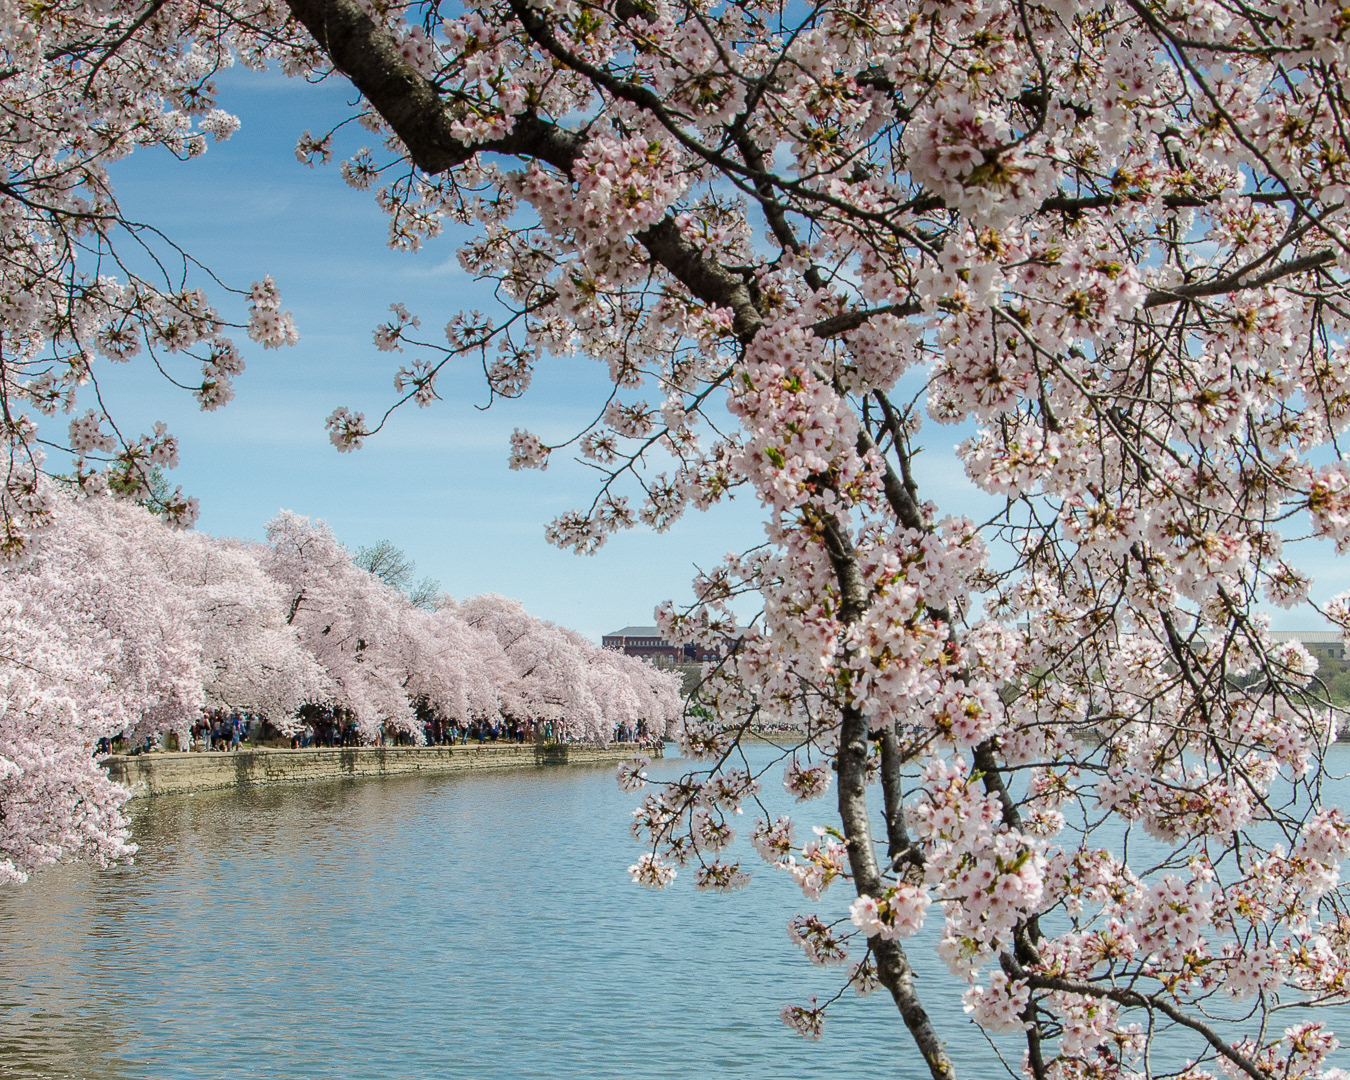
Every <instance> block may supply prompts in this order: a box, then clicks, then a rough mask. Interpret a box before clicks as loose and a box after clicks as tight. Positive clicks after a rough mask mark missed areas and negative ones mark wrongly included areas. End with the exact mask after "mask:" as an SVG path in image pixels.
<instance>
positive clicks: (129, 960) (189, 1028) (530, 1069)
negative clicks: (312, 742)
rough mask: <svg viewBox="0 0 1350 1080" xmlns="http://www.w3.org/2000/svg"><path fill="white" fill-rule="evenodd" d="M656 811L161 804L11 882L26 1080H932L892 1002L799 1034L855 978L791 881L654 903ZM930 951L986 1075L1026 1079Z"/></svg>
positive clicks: (565, 795)
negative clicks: (798, 1015) (102, 858)
mask: <svg viewBox="0 0 1350 1080" xmlns="http://www.w3.org/2000/svg"><path fill="white" fill-rule="evenodd" d="M765 752H767V751H765ZM678 768H679V763H678V762H670V761H667V762H658V763H657V764H656V765H655V766H654V767H653V770H652V771H653V772H654V773H656V774H658V775H659V774H662V773H671V772H674V771H676V770H677V769H678ZM773 775H774V774H770V777H766V781H768V783H766V788H768V789H769V791H768V794H769V795H770V796H771V797H772V796H774V795H781V792H775V791H773V788H774V787H775V786H776V784H775V783H774V781H773V780H772V777H773ZM1342 801H1344V800H1342ZM633 802H634V799H633V797H632V796H629V795H625V794H623V793H622V792H620V791H619V790H618V789H617V787H616V785H615V784H614V780H613V769H612V768H610V767H605V768H594V769H592V768H582V767H568V768H552V769H531V770H520V771H510V772H501V773H497V774H495V775H493V774H487V775H479V776H474V775H459V776H442V777H407V778H392V779H387V780H359V781H334V782H331V783H319V784H308V785H286V786H275V787H261V788H252V789H241V790H236V791H226V792H203V793H199V794H197V795H195V796H170V797H163V798H158V799H151V800H146V801H141V802H137V803H135V804H133V807H134V809H135V823H134V824H135V832H136V839H137V840H138V842H139V843H140V844H141V854H140V856H139V857H138V858H137V860H136V862H135V864H134V865H132V866H126V867H121V868H119V869H116V870H113V871H107V872H100V871H97V870H94V869H91V868H89V867H82V866H76V867H63V868H59V869H56V870H52V871H49V872H46V873H44V874H41V875H38V876H36V877H35V878H34V879H33V881H32V882H30V884H29V885H27V886H24V887H22V888H18V889H4V890H0V1077H6V1078H9V1077H15V1078H17V1077H53V1078H55V1077H61V1078H66V1077H69V1078H78V1080H104V1078H108V1080H111V1078H127V1080H132V1078H135V1080H170V1078H179V1077H209V1078H222V1080H223V1078H240V1077H249V1078H287V1080H289V1078H323V1080H328V1078H337V1077H343V1078H355V1080H393V1078H403V1077H407V1078H421V1077H456V1078H459V1077H464V1078H474V1080H490V1078H497V1077H550V1078H566V1077H598V1078H624V1080H646V1078H652V1080H656V1078H661V1080H668V1078H677V1077H709V1076H737V1077H753V1078H780V1077H781V1078H784V1080H788V1078H792V1080H797V1078H810V1077H831V1078H840V1080H843V1078H849V1080H866V1078H871V1077H877V1078H880V1077H886V1078H896V1077H899V1078H906V1077H910V1076H917V1075H919V1070H916V1069H915V1068H914V1065H915V1063H916V1058H915V1057H914V1054H913V1048H912V1044H911V1043H910V1042H909V1040H908V1036H907V1035H906V1033H905V1031H904V1029H903V1027H902V1026H901V1024H900V1022H899V1020H898V1017H897V1014H896V1013H895V1010H894V1007H893V1006H892V1005H891V1004H890V1002H889V999H888V998H887V997H886V995H884V993H883V994H877V995H874V996H872V997H871V998H868V999H865V1000H858V999H855V998H853V996H852V995H851V994H850V995H849V996H848V998H847V1000H845V1001H842V1002H841V1003H840V1007H838V1009H837V1011H834V1010H832V1011H831V1017H830V1021H829V1023H828V1024H827V1034H826V1037H825V1039H824V1041H823V1042H821V1043H807V1042H804V1041H802V1040H801V1039H798V1038H796V1037H795V1036H793V1035H792V1034H791V1033H789V1032H788V1030H787V1029H786V1028H785V1027H783V1026H782V1024H781V1023H780V1022H779V1020H778V1018H777V1012H778V1008H779V1006H780V1005H781V1004H782V1003H783V1002H784V1001H786V1000H789V999H790V1000H795V1001H801V1000H804V999H805V997H806V996H808V995H809V994H811V993H817V994H820V995H821V996H822V997H824V996H827V995H829V994H831V993H833V992H834V991H835V990H836V989H837V988H838V985H839V979H840V974H841V973H840V972H839V970H838V969H830V970H828V971H824V972H822V971H819V970H817V969H813V968H811V967H810V966H809V965H808V964H806V963H805V961H804V960H802V959H801V954H800V953H799V952H798V951H797V950H796V949H794V948H793V947H792V946H791V945H789V943H788V942H787V939H786V935H785V933H784V929H783V927H784V924H785V922H786V920H787V919H788V918H789V917H790V916H791V915H792V914H794V913H795V912H797V911H799V910H802V908H803V904H802V902H801V894H800V892H799V891H797V890H796V889H795V887H793V886H792V885H791V882H790V880H789V879H787V878H786V876H785V875H781V874H775V873H772V872H770V871H768V870H767V869H765V870H764V871H763V872H758V873H757V874H756V880H755V881H754V882H753V883H752V885H751V887H750V888H749V889H748V890H745V891H742V892H739V893H736V894H733V895H730V896H705V895H701V894H697V893H695V892H694V891H693V890H692V889H690V888H689V887H688V882H687V881H686V880H685V879H686V878H687V877H688V876H689V875H688V874H684V875H682V876H681V879H680V881H678V882H677V884H676V887H674V888H672V889H670V890H667V891H666V892H664V893H659V894H653V893H649V892H646V891H643V890H640V889H637V888H635V887H633V886H631V885H630V884H628V879H627V875H626V873H625V867H626V866H627V865H628V864H629V863H630V862H632V861H633V858H634V856H635V854H636V852H637V849H636V847H635V845H634V843H633V841H632V840H630V839H629V837H628V834H627V813H628V811H629V809H630V808H631V806H632V805H633ZM775 809H776V808H775ZM821 811H822V814H821V815H817V816H818V817H819V816H823V815H824V813H825V812H826V811H828V807H826V806H824V805H821ZM745 824H746V825H747V826H748V824H749V822H748V821H746V822H745ZM741 831H742V833H744V832H746V831H747V829H745V828H743V829H742V830H741ZM738 843H739V842H738ZM746 851H747V854H750V858H752V859H753V858H754V856H753V855H752V854H751V853H749V852H748V846H747V849H746ZM746 861H747V863H748V862H749V861H750V860H749V859H747V860H746ZM836 893H837V895H836ZM829 898H832V899H834V901H835V906H836V907H838V909H839V913H841V914H842V913H843V912H844V911H845V909H846V904H847V899H848V898H847V896H845V895H844V893H843V890H834V891H833V892H831V893H828V894H827V899H829ZM915 953H916V956H915V959H916V963H917V965H918V966H919V967H920V975H921V980H920V986H921V989H922V990H923V991H924V993H925V997H926V999H927V1001H928V1004H929V1007H930V1009H931V1011H932V1013H933V1014H934V1017H935V1020H936V1022H937V1024H938V1026H939V1028H940V1030H941V1032H942V1034H943V1035H944V1036H945V1037H946V1038H947V1040H948V1042H949V1045H950V1047H951V1048H952V1050H953V1052H954V1054H955V1056H956V1057H957V1059H958V1064H964V1065H967V1066H968V1067H967V1068H966V1069H965V1070H963V1071H964V1074H965V1075H967V1076H978V1077H981V1078H984V1077H992V1076H996V1075H998V1073H997V1070H996V1068H994V1069H991V1068H990V1065H991V1059H990V1057H989V1052H988V1047H987V1044H986V1043H985V1041H984V1039H983V1038H982V1036H981V1035H980V1034H979V1033H978V1031H977V1030H976V1029H974V1028H972V1027H971V1026H970V1025H969V1024H968V1023H967V1022H966V1020H965V1018H964V1016H963V1014H962V1013H961V1009H960V998H959V989H960V988H959V987H954V986H953V985H952V982H951V979H950V976H948V975H947V973H946V971H945V968H942V967H941V966H940V965H939V964H938V962H937V961H936V959H935V958H934V957H933V956H932V954H931V951H930V950H929V949H927V948H916V949H915ZM977 1061H978V1063H979V1064H978V1066H977V1065H976V1062H977Z"/></svg>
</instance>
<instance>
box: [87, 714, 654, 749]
mask: <svg viewBox="0 0 1350 1080" xmlns="http://www.w3.org/2000/svg"><path fill="white" fill-rule="evenodd" d="M302 712H303V713H305V714H306V715H305V716H304V721H303V723H302V724H301V726H300V727H299V728H298V729H297V730H293V731H290V732H282V731H280V730H278V729H277V728H275V727H274V726H273V725H272V724H271V723H269V722H268V721H267V720H266V719H265V718H263V717H261V716H257V715H254V714H252V713H247V712H231V711H229V710H226V709H207V710H204V711H203V712H202V715H201V717H200V718H199V719H198V721H197V722H196V723H195V724H193V725H192V727H191V728H190V734H189V737H188V745H186V746H170V745H169V744H170V743H176V742H177V739H176V737H175V736H174V735H173V734H169V735H167V736H161V737H159V738H156V737H153V736H147V737H146V738H145V739H142V740H139V741H137V742H136V743H135V744H134V745H130V746H128V745H126V744H125V743H124V742H123V741H122V740H113V741H110V740H108V739H101V740H99V742H98V745H97V746H96V747H95V752H96V753H98V754H107V753H111V752H114V751H121V752H124V753H130V754H142V753H149V752H151V751H152V750H156V749H173V748H176V749H178V750H187V751H195V752H206V753H209V752H215V753H225V752H230V751H235V750H242V749H252V748H255V747H257V746H260V745H261V746H273V747H287V746H288V747H289V748H290V749H292V750H308V749H311V748H318V747H345V746H362V745H368V743H367V741H366V740H364V739H363V738H362V737H361V734H360V732H359V731H358V729H357V726H356V723H355V721H354V720H352V719H351V718H350V717H349V716H345V715H344V714H343V712H342V710H333V709H318V708H312V707H311V708H306V709H304V710H302ZM421 735H422V738H421V739H420V740H419V739H418V738H417V737H416V734H415V733H413V732H409V731H406V730H403V729H399V728H390V729H388V730H382V731H381V732H380V734H379V737H378V738H377V739H376V743H377V744H378V745H384V746H456V745H460V746H464V745H468V744H469V743H477V744H478V745H480V746H482V745H486V744H487V743H516V744H519V745H524V744H525V743H533V742H544V743H558V742H574V741H576V739H575V737H574V736H573V735H572V734H571V733H570V732H569V731H568V730H567V727H566V726H565V725H563V724H561V723H555V722H554V721H552V720H547V719H536V718H527V719H524V720H516V719H514V718H507V719H502V720H496V721H489V720H486V719H479V720H472V721H469V722H468V723H463V722H461V721H458V720H443V719H441V718H439V717H436V718H432V719H429V720H426V721H424V722H423V723H422V725H421ZM653 739H654V736H653V735H652V734H651V732H650V730H649V728H648V724H647V721H646V720H638V721H637V723H635V724H628V723H624V722H619V723H616V724H615V725H614V731H613V734H612V736H611V737H610V738H609V739H608V740H607V741H608V742H615V743H639V744H645V743H648V742H651V741H653Z"/></svg>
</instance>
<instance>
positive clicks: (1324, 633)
mask: <svg viewBox="0 0 1350 1080" xmlns="http://www.w3.org/2000/svg"><path fill="white" fill-rule="evenodd" d="M1270 637H1271V639H1272V640H1273V641H1301V642H1303V644H1304V645H1339V644H1340V643H1341V641H1342V640H1343V639H1344V637H1345V635H1344V634H1342V633H1341V632H1340V631H1339V630H1272V631H1270Z"/></svg>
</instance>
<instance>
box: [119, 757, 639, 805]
mask: <svg viewBox="0 0 1350 1080" xmlns="http://www.w3.org/2000/svg"><path fill="white" fill-rule="evenodd" d="M638 749H639V748H638V747H637V746H635V745H633V744H632V743H614V744H612V745H610V746H589V745H585V744H579V743H568V744H566V745H558V744H547V745H544V746H537V745H535V744H533V743H527V744H525V745H524V746H520V745H517V744H515V743H506V744H503V743H487V744H486V745H483V746H478V745H476V744H473V743H470V744H468V745H465V746H453V747H452V746H358V747H332V748H330V747H316V748H314V749H310V750H270V749H269V750H235V751H228V752H226V751H219V752H209V753H200V752H199V753H192V754H174V753H162V754H136V755H122V754H113V755H110V756H108V757H107V758H104V760H103V764H104V766H105V767H106V768H107V770H108V775H109V776H110V777H112V779H114V780H116V781H117V782H118V783H121V784H126V785H127V786H128V787H129V788H131V792H132V798H141V797H145V796H150V795H173V794H177V793H179V792H186V791H209V790H210V789H212V788H226V787H234V786H236V785H239V784H278V783H287V782H293V781H303V780H342V779H346V778H350V777H360V776H395V775H401V774H407V773H427V774H431V773H452V772H468V771H471V770H483V769H511V768H539V767H544V766H549V765H605V764H610V763H616V762H619V761H622V760H623V759H624V758H627V757H631V756H632V755H633V754H635V753H637V752H638ZM661 750H662V748H661V747H660V746H659V745H657V746H654V747H643V748H642V750H641V752H642V753H643V754H645V755H647V757H660V756H661Z"/></svg>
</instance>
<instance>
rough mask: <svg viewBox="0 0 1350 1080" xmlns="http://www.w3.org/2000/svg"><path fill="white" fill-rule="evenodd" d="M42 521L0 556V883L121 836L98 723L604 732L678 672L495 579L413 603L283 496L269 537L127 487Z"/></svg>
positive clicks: (673, 706)
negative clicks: (426, 724) (99, 757)
mask: <svg viewBox="0 0 1350 1080" xmlns="http://www.w3.org/2000/svg"><path fill="white" fill-rule="evenodd" d="M49 505H50V507H51V511H52V513H53V515H54V518H55V520H54V523H53V526H52V528H50V529H49V530H48V531H47V532H45V533H44V534H43V535H42V536H41V537H40V538H38V540H37V541H36V542H35V544H34V545H33V550H32V554H31V558H30V559H29V560H28V561H27V562H26V563H25V564H24V565H23V566H21V567H11V568H8V569H5V570H4V571H3V572H0V882H6V881H21V880H23V878H24V877H25V876H26V875H27V874H28V872H30V871H31V870H32V869H33V868H34V867H37V866H41V865H43V864H46V863H50V862H52V861H54V860H57V859H60V858H65V857H73V856H79V855H91V856H93V857H95V858H97V859H99V860H101V861H102V862H104V863H107V862H108V861H110V860H114V859H116V858H118V857H119V856H121V855H124V854H127V853H128V852H129V848H128V846H127V841H128V838H127V831H126V822H125V820H124V818H123V817H122V815H121V813H120V808H121V806H122V804H123V803H124V801H125V800H126V797H127V792H126V790H125V789H124V788H121V787H119V786H118V785H116V784H114V783H112V782H111V781H109V780H108V778H107V775H106V773H104V771H103V770H102V768H101V767H100V766H98V765H97V764H96V762H95V760H94V756H93V752H92V751H93V746H94V743H95V742H96V740H98V739H101V738H106V737H111V736H115V735H118V734H123V735H126V736H127V737H128V738H130V739H139V738H140V737H142V736H144V735H147V734H156V733H159V732H176V733H177V734H178V738H179V741H180V745H183V746H186V745H187V737H188V730H189V728H190V727H191V726H192V725H193V724H194V722H195V721H196V720H197V719H198V717H199V716H200V714H201V710H202V709H203V708H204V707H205V708H225V709H231V710H239V711H247V712H250V713H254V714H257V715H260V716H263V717H266V718H267V719H268V720H269V721H270V722H271V723H272V724H273V725H274V726H275V727H276V728H277V729H278V730H280V731H281V732H282V733H290V732H293V731H296V730H298V729H299V728H300V725H301V720H300V719H299V718H298V717H297V710H298V709H299V708H300V707H301V706H302V705H305V704H319V705H323V706H327V707H329V708H333V709H340V710H342V711H343V713H344V714H345V715H347V716H349V717H350V718H351V719H352V721H354V723H355V726H356V730H357V733H358V735H359V736H360V737H361V738H362V739H363V740H365V741H367V742H369V741H373V740H374V739H376V738H377V737H379V735H380V734H381V733H382V732H384V731H402V732H406V733H408V734H409V735H411V736H412V738H413V740H414V741H415V742H420V741H422V740H423V726H422V724H423V721H424V720H425V719H426V718H427V717H429V716H435V717H438V718H440V719H441V720H443V721H447V722H448V721H457V722H458V723H460V724H468V723H470V722H472V721H474V720H483V721H489V722H492V721H496V720H500V719H502V718H503V717H514V718H516V719H518V720H520V721H522V722H523V721H525V720H527V719H530V720H536V721H539V722H544V721H549V722H551V724H552V726H553V727H552V729H553V730H554V731H556V732H557V733H558V734H559V735H560V736H561V735H564V734H565V735H566V736H568V737H571V738H575V739H591V740H600V741H608V740H610V739H612V738H613V737H614V732H615V727H616V725H618V724H620V723H622V724H625V725H628V726H629V727H636V725H637V723H638V722H639V721H640V720H641V721H646V724H647V727H648V730H650V731H651V732H653V733H654V734H663V733H664V732H665V730H666V726H667V724H668V722H670V721H671V720H673V719H675V718H677V717H678V716H679V713H680V708H681V700H680V696H679V678H678V676H677V675H672V674H670V673H668V672H661V671H658V670H656V669H655V668H653V667H652V666H651V665H650V664H647V663H645V662H643V661H641V660H637V659H635V658H633V657H628V656H624V655H622V654H620V653H616V652H614V651H613V650H607V649H600V648H597V647H596V646H595V645H593V644H592V643H591V642H589V641H588V640H587V639H585V638H583V637H582V636H581V635H580V634H577V633H575V632H574V631H571V630H565V629H563V628H561V627H558V626H555V625H553V624H552V623H548V622H544V621H542V620H540V619H535V618H533V617H531V616H530V615H528V614H527V613H526V612H525V609H524V608H523V607H522V606H521V605H520V604H519V603H518V602H516V601H514V600H508V599H506V598H504V597H501V596H496V595H486V596H478V597H473V598H471V599H469V600H465V601H464V602H462V603H457V602H455V601H454V600H453V599H451V598H450V597H448V596H441V597H440V598H439V599H438V601H437V603H436V604H434V605H429V606H428V608H423V607H417V606H415V605H414V604H412V603H410V602H409V600H408V598H407V597H406V596H405V595H404V594H403V593H401V592H399V591H398V590H396V589H394V588H391V587H390V586H389V585H387V584H385V583H384V582H383V581H382V580H380V578H378V577H377V576H375V575H374V574H371V573H368V572H367V571H365V570H363V569H361V568H360V567H359V566H357V565H356V564H355V563H354V562H353V559H352V556H351V554H350V553H349V552H348V551H347V549H346V548H344V547H343V546H342V545H341V544H339V543H338V542H337V540H336V539H335V538H334V537H333V534H332V533H331V532H330V531H329V529H328V527H327V526H326V525H324V524H323V523H322V522H317V523H316V522H312V521H310V520H308V519H306V518H303V517H299V516H297V515H295V514H291V513H283V514H281V515H280V516H278V517H277V518H276V519H275V520H273V521H272V522H271V523H270V524H269V525H268V527H267V541H266V542H265V543H248V542H243V541H238V540H227V539H216V538H213V537H210V536H206V535H203V534H200V533H195V532H187V531H183V530H175V529H171V528H169V527H168V526H166V525H165V524H163V523H162V522H161V521H160V520H159V519H157V518H156V517H155V516H154V515H152V514H150V513H149V512H147V511H146V510H144V509H142V508H141V507H139V506H136V505H134V504H132V503H129V502H123V501H114V500H112V499H108V498H102V497H100V498H94V499H87V500H82V501H78V502H77V501H73V500H71V499H69V498H65V497H61V496H60V495H53V496H52V497H51V499H50V502H49Z"/></svg>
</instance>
